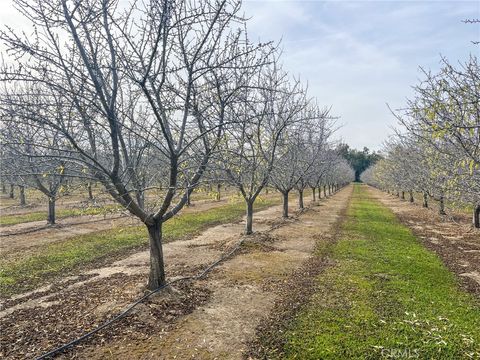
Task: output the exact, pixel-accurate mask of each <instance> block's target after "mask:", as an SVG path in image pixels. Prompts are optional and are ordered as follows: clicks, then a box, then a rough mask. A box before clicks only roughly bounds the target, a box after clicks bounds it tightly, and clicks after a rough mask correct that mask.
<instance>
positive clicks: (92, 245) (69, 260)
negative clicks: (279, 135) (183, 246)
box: [0, 198, 280, 296]
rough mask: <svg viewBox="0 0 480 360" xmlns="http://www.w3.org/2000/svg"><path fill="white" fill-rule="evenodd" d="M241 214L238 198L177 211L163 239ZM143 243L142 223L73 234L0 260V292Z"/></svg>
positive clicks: (260, 205) (264, 203)
mask: <svg viewBox="0 0 480 360" xmlns="http://www.w3.org/2000/svg"><path fill="white" fill-rule="evenodd" d="M278 203H280V199H273V198H269V199H258V200H257V203H256V206H255V209H256V210H260V209H264V208H266V207H269V206H272V205H275V204H278ZM244 214H245V204H244V202H238V201H236V202H232V203H229V204H227V205H222V206H219V207H216V208H212V209H210V210H207V211H203V212H192V213H185V214H181V215H179V216H176V217H174V218H173V219H171V220H169V221H167V222H166V223H165V224H164V225H163V235H164V238H163V239H164V242H168V241H174V240H178V239H180V238H184V237H191V236H194V235H196V234H198V233H199V232H200V231H202V230H203V229H205V228H207V227H210V226H214V225H217V224H222V223H227V222H232V221H236V220H239V219H241V217H242V216H243V215H244ZM147 244H148V235H147V231H146V228H145V226H143V225H141V226H129V227H127V226H125V227H119V228H116V229H113V230H106V231H100V232H96V233H93V234H86V235H80V236H75V237H73V238H70V239H67V240H65V241H62V242H59V243H53V244H51V245H48V246H46V247H43V248H40V249H38V250H37V251H36V252H35V254H34V255H30V256H26V257H23V258H20V259H15V260H0V293H1V294H3V295H4V296H8V295H13V294H15V293H19V292H22V291H26V290H30V289H33V288H35V287H37V286H39V285H42V284H45V283H47V282H48V281H49V280H50V279H51V278H52V277H55V276H58V275H60V274H65V273H67V272H71V271H73V270H78V269H80V268H81V267H82V266H85V265H88V264H89V263H92V262H93V261H95V260H98V259H101V258H104V257H106V256H109V255H115V254H118V253H121V252H122V251H125V250H128V249H131V248H135V247H139V246H142V245H147Z"/></svg>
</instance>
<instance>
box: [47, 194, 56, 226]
mask: <svg viewBox="0 0 480 360" xmlns="http://www.w3.org/2000/svg"><path fill="white" fill-rule="evenodd" d="M47 222H48V223H49V224H50V225H53V224H55V197H53V196H50V197H49V198H48V218H47Z"/></svg>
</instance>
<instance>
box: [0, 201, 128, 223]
mask: <svg viewBox="0 0 480 360" xmlns="http://www.w3.org/2000/svg"><path fill="white" fill-rule="evenodd" d="M119 210H121V206H120V205H106V206H102V207H88V208H85V209H58V210H56V218H57V219H62V218H67V217H71V216H82V215H102V214H110V213H112V212H118V211H119ZM41 220H45V221H46V220H47V212H46V211H35V212H30V213H26V214H20V215H18V214H15V215H5V216H1V217H0V226H9V225H16V224H23V223H27V222H31V221H41Z"/></svg>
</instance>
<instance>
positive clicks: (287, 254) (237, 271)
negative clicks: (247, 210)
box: [0, 187, 352, 359]
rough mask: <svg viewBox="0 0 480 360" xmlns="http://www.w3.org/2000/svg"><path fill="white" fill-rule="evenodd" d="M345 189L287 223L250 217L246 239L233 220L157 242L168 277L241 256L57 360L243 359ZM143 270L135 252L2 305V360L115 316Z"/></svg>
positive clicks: (343, 200) (265, 214)
mask: <svg viewBox="0 0 480 360" xmlns="http://www.w3.org/2000/svg"><path fill="white" fill-rule="evenodd" d="M351 191H352V188H351V187H348V188H346V189H343V190H341V191H340V192H339V193H337V194H336V195H335V196H333V197H331V198H329V199H328V200H323V201H322V202H320V205H319V206H312V207H310V209H309V210H307V211H304V212H303V213H301V214H299V215H298V216H296V217H294V218H293V219H289V220H285V221H279V220H278V219H279V218H280V215H281V206H275V207H271V208H269V209H267V210H265V211H261V212H259V213H256V214H255V216H254V221H255V222H254V226H255V230H256V233H255V234H254V235H252V236H249V237H246V238H244V237H243V235H242V231H243V227H244V225H243V222H238V223H233V224H227V225H221V226H215V227H212V228H210V229H207V230H206V231H204V232H203V233H202V234H201V235H200V236H197V237H195V238H194V239H190V240H180V241H176V242H172V243H168V244H165V245H164V254H165V261H166V271H167V274H168V275H169V277H170V279H175V278H177V277H180V276H186V275H194V274H198V273H199V272H200V271H201V269H204V268H205V267H206V266H208V265H209V264H211V263H212V262H214V261H216V260H217V259H218V258H220V257H221V256H222V254H225V253H226V252H227V251H228V250H229V249H231V248H232V247H233V246H235V244H237V243H238V242H239V241H240V240H241V239H242V238H244V244H243V245H242V248H241V251H238V252H237V253H236V256H233V257H231V258H230V259H228V260H226V261H224V262H223V263H222V264H221V265H219V266H218V267H217V268H215V269H214V270H213V271H212V272H211V273H210V274H209V275H208V277H207V278H205V279H202V280H198V281H195V282H189V283H185V284H183V283H178V284H176V285H174V289H172V290H171V291H170V292H169V293H168V294H167V295H160V296H157V295H155V296H154V297H153V298H152V299H151V300H149V301H147V302H146V303H145V304H141V305H140V306H138V307H137V308H136V309H135V310H134V311H133V312H132V313H131V314H129V315H128V316H127V317H126V318H124V319H123V320H122V321H120V322H118V323H116V325H114V326H113V327H112V328H108V329H106V330H103V331H102V332H101V333H99V334H98V335H96V336H94V337H93V338H91V339H89V340H88V341H86V342H85V343H82V344H81V346H78V347H75V348H74V349H72V350H70V351H69V352H68V353H66V354H65V355H63V356H64V357H65V358H76V359H109V358H110V359H173V358H177V359H186V358H202V359H220V358H221V359H225V358H228V359H241V358H242V354H243V352H244V351H245V350H246V349H247V343H248V342H249V341H251V340H252V338H253V337H254V335H255V329H256V327H257V325H258V324H259V321H260V318H261V317H263V316H264V315H265V314H266V313H268V312H269V311H270V310H271V309H272V308H273V306H274V303H275V300H276V299H278V298H279V297H280V296H281V294H278V293H277V292H275V291H274V290H273V289H274V288H275V287H276V285H277V284H281V283H282V282H284V281H286V279H288V278H289V276H291V274H292V273H293V272H294V271H295V270H296V269H298V268H300V267H301V266H302V264H303V263H304V262H305V261H306V260H308V259H309V258H310V257H311V254H312V252H313V250H314V247H315V244H316V243H317V242H318V241H323V240H324V239H325V238H323V236H324V235H325V234H327V233H328V232H329V231H330V230H331V227H332V225H333V224H334V223H335V221H336V220H337V219H338V217H339V214H340V213H341V211H342V209H344V208H345V207H346V206H347V202H348V199H349V197H350V195H351ZM292 206H294V205H293V204H292ZM197 209H198V208H197ZM148 263H149V257H148V252H147V251H140V252H138V253H135V254H133V255H131V256H128V257H126V258H124V259H121V260H119V261H116V262H114V263H112V264H110V265H108V266H104V267H101V268H98V269H93V270H90V271H87V272H85V273H83V274H81V275H80V276H78V277H72V278H69V279H64V280H63V282H59V283H55V284H51V285H50V286H48V287H44V288H42V289H37V290H36V291H34V292H30V293H27V294H22V295H20V296H16V297H15V298H14V299H13V298H12V299H10V300H8V301H7V302H5V303H4V304H3V310H1V311H0V321H1V322H2V329H4V332H3V334H2V338H1V350H0V357H2V358H9V359H20V358H25V357H32V356H38V355H40V354H41V353H43V352H45V351H47V350H49V349H51V348H52V347H53V346H55V345H60V344H61V343H64V342H66V341H68V340H71V339H73V338H75V337H77V336H79V335H81V334H83V333H84V332H85V331H87V330H90V329H92V328H94V327H95V326H96V325H98V324H100V323H102V322H103V321H105V320H106V319H108V318H110V317H111V316H112V315H114V314H116V313H118V312H119V311H121V310H122V309H124V308H125V307H126V306H127V305H128V304H129V303H131V302H132V301H134V300H135V299H137V298H138V297H139V296H140V295H141V294H143V291H144V281H145V278H146V275H147V272H148Z"/></svg>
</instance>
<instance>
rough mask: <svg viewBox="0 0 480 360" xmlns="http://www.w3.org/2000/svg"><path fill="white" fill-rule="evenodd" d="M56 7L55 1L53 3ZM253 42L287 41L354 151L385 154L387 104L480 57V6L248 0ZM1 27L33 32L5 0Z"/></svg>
mask: <svg viewBox="0 0 480 360" xmlns="http://www.w3.org/2000/svg"><path fill="white" fill-rule="evenodd" d="M45 1H48V0H45ZM243 6H244V12H245V14H246V15H247V16H248V17H251V20H250V22H249V26H248V29H249V32H250V35H251V38H252V40H260V41H269V40H279V39H282V45H281V46H282V48H283V62H284V64H285V67H286V69H287V70H289V71H290V72H292V73H293V74H295V75H297V76H300V77H301V78H302V79H303V80H304V81H308V84H309V90H310V94H311V95H312V96H315V97H317V99H318V102H319V103H320V104H321V105H327V106H330V105H331V106H332V109H333V114H334V115H336V116H339V117H340V119H339V120H338V122H339V124H341V125H342V128H341V129H340V130H339V131H338V136H339V137H341V138H342V139H343V140H344V141H345V142H347V143H348V144H350V145H351V146H352V147H355V148H358V149H361V148H363V147H364V146H367V147H369V148H371V149H380V148H381V144H382V142H383V140H384V139H385V138H386V137H387V136H388V134H389V133H391V129H390V127H391V126H393V125H395V121H394V119H393V117H392V116H391V114H390V113H389V110H388V108H387V106H386V103H388V104H390V105H391V106H392V107H393V108H398V107H401V106H402V104H403V103H404V99H405V97H406V96H409V95H411V89H410V86H411V85H413V84H415V83H416V82H417V80H418V79H419V77H420V76H421V74H420V72H419V66H422V67H424V68H429V69H432V70H435V69H438V68H439V61H440V55H444V56H446V57H447V58H448V59H449V60H450V61H451V62H452V63H455V62H457V61H463V60H465V59H467V58H468V56H469V54H470V53H476V54H477V55H478V53H479V52H480V46H478V45H477V46H475V45H473V44H472V43H471V40H478V39H480V26H479V25H472V24H464V23H462V20H464V19H466V18H480V1H394V0H391V1H388V0H385V1H360V0H357V1H339V0H337V1H304V0H295V1H288V0H269V1H259V0H247V1H244V4H243ZM0 24H2V25H4V24H10V25H12V26H13V27H15V28H18V29H20V28H22V27H24V26H26V24H25V23H24V21H23V19H22V18H21V17H20V16H19V15H18V14H17V13H16V11H15V10H14V9H13V8H12V6H11V0H0Z"/></svg>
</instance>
